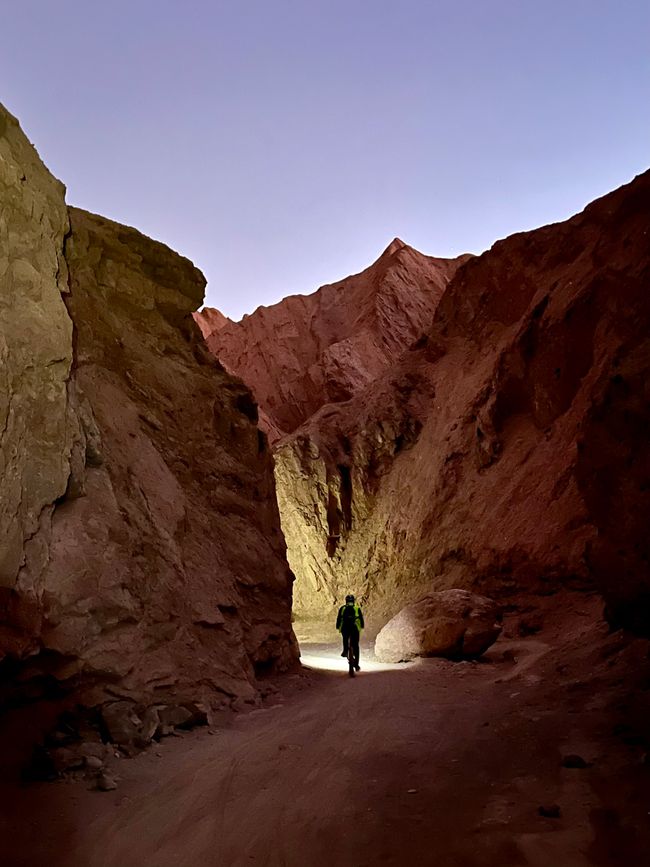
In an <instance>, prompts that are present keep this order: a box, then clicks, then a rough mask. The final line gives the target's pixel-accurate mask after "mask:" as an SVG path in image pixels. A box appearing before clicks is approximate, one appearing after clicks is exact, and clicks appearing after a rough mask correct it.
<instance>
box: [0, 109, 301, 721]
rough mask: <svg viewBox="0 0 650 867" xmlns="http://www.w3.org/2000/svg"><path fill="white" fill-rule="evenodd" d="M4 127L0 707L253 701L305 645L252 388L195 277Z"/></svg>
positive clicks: (7, 121) (0, 149)
mask: <svg viewBox="0 0 650 867" xmlns="http://www.w3.org/2000/svg"><path fill="white" fill-rule="evenodd" d="M2 118H3V123H4V128H3V129H4V134H3V136H2V138H0V156H1V157H2V159H0V178H2V184H3V186H2V189H1V190H0V192H2V195H3V198H2V208H3V210H2V221H1V222H0V232H3V233H4V236H3V237H4V243H3V245H2V250H3V253H4V252H5V251H7V253H6V255H7V262H8V267H7V262H6V263H5V270H4V271H3V272H2V276H1V277H0V286H1V290H2V294H1V299H2V300H1V302H0V303H1V304H2V308H1V309H2V319H1V320H0V346H1V347H2V350H1V351H2V354H3V355H2V358H3V365H2V374H1V375H2V377H3V389H2V393H1V395H0V401H1V402H0V407H1V410H2V414H3V415H2V422H3V424H2V426H0V430H2V441H1V449H0V456H1V457H0V459H1V460H2V462H3V465H2V470H3V473H2V479H3V488H2V510H1V512H0V526H1V528H2V549H1V551H2V556H1V557H0V560H1V561H2V563H3V564H4V565H3V581H2V583H3V584H4V586H5V589H4V590H3V591H2V596H1V597H0V599H1V603H2V606H3V607H2V612H1V620H2V625H1V631H0V657H4V658H5V663H6V664H5V672H9V673H10V674H11V673H13V677H10V678H9V679H7V680H5V681H4V682H3V684H2V696H0V698H4V699H5V700H11V699H18V700H20V699H21V698H23V697H25V696H26V695H29V696H30V697H31V698H37V697H39V696H40V695H42V694H48V695H49V694H56V693H57V691H60V689H61V687H64V688H65V689H69V690H74V695H75V696H76V698H77V699H78V700H80V701H82V702H85V703H87V704H93V705H94V704H100V703H105V702H106V701H107V700H111V701H115V700H120V701H122V700H123V701H130V702H137V703H138V707H140V708H146V707H147V706H148V705H150V704H155V705H156V706H158V705H159V704H160V705H167V704H170V705H173V706H179V705H184V706H187V705H188V703H197V706H198V705H200V707H201V708H203V709H204V710H205V709H208V710H209V708H210V707H219V706H222V705H226V704H229V703H230V702H232V701H233V700H238V701H242V700H253V699H254V697H255V691H256V690H255V683H256V676H257V675H258V674H259V673H260V672H261V671H264V670H267V669H272V668H276V667H283V666H286V665H288V664H289V663H291V662H292V661H293V660H294V659H295V658H296V655H297V654H296V647H295V640H294V638H293V633H292V630H291V624H290V617H291V584H292V575H291V572H290V571H289V568H288V566H287V563H286V558H285V545H284V540H283V537H282V534H281V531H280V527H279V520H278V513H277V505H276V502H275V496H274V482H273V474H272V461H271V457H270V453H269V450H268V447H267V444H266V440H265V438H264V436H263V435H262V434H261V433H260V432H259V431H258V429H257V426H256V421H257V411H256V407H255V404H254V401H253V399H252V396H251V394H250V392H249V391H248V389H246V388H245V387H244V386H243V385H242V383H241V382H240V381H238V380H235V379H234V378H233V377H231V376H230V375H229V374H227V373H226V372H225V371H224V370H223V369H222V368H221V367H220V365H219V364H218V363H217V362H216V361H215V360H214V358H212V357H211V356H210V354H209V353H208V352H207V350H206V349H205V346H204V344H203V341H202V339H201V336H200V333H199V330H198V328H197V326H196V325H195V323H194V321H193V320H192V316H191V313H192V311H193V310H195V309H196V308H197V307H198V306H199V305H200V303H201V301H202V298H203V288H204V279H203V276H202V275H201V273H200V272H199V271H198V270H197V269H196V268H194V266H193V265H192V264H191V263H190V262H189V261H188V260H186V259H183V258H182V257H181V256H178V255H177V254H175V253H173V252H172V251H171V250H169V249H168V248H166V247H165V246H164V245H162V244H158V243H156V242H154V241H151V240H150V239H148V238H146V237H144V236H143V235H141V234H140V233H138V232H136V231H135V230H133V229H128V228H126V227H124V226H120V225H117V224H115V223H113V222H111V221H109V220H104V219H102V218H101V217H96V216H93V215H91V214H87V213H85V212H83V211H79V210H76V209H71V210H70V212H69V217H68V212H67V210H66V207H65V202H64V197H63V194H64V191H63V187H62V186H61V185H60V184H59V183H58V182H57V181H55V180H54V179H53V178H52V177H51V176H50V175H49V173H48V172H47V170H46V169H45V168H44V167H43V166H42V164H41V163H40V161H39V160H38V157H37V155H36V153H35V151H34V150H33V149H32V148H31V146H30V145H29V143H28V142H27V140H26V139H25V138H24V136H23V135H22V133H21V132H20V130H19V129H18V127H17V124H16V123H15V121H13V119H12V118H8V117H6V116H5V115H2ZM0 255H1V254H0ZM68 273H69V277H68ZM62 292H64V296H63V297H62ZM66 308H67V309H66ZM16 516H17V520H16ZM27 658H29V662H27ZM0 703H1V702H0Z"/></svg>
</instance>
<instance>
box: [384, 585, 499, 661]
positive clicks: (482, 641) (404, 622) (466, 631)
mask: <svg viewBox="0 0 650 867" xmlns="http://www.w3.org/2000/svg"><path fill="white" fill-rule="evenodd" d="M500 633H501V611H500V609H499V606H498V605H497V604H496V603H495V602H493V601H492V600H491V599H487V598H486V597H485V596H477V595H476V594H475V593H469V592H468V591H467V590H443V591H442V592H440V593H430V594H429V595H428V596H425V597H424V598H423V599H420V600H418V601H417V602H414V603H412V604H411V605H407V606H406V607H405V608H403V609H402V610H401V611H400V612H399V613H398V614H396V615H395V617H393V618H392V619H391V620H389V621H388V623H387V624H386V625H385V626H384V627H383V629H382V630H381V632H380V633H379V635H378V636H377V638H376V640H375V656H376V657H377V659H378V660H379V662H407V661H408V660H410V659H414V658H415V657H416V656H444V657H447V658H449V659H477V658H478V657H479V656H481V655H482V654H483V653H485V651H486V650H487V649H488V647H490V646H491V645H492V644H494V642H495V641H496V640H497V638H498V637H499V635H500Z"/></svg>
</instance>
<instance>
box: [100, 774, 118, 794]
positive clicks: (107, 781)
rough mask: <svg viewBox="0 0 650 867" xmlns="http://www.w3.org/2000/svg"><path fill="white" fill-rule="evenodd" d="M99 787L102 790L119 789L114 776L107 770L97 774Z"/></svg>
mask: <svg viewBox="0 0 650 867" xmlns="http://www.w3.org/2000/svg"><path fill="white" fill-rule="evenodd" d="M97 788H98V789H99V791H100V792H112V791H113V789H117V783H116V781H115V780H114V779H113V777H111V776H110V775H109V774H107V773H106V772H105V771H101V772H100V773H99V774H97Z"/></svg>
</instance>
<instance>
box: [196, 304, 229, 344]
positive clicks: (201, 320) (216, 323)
mask: <svg viewBox="0 0 650 867" xmlns="http://www.w3.org/2000/svg"><path fill="white" fill-rule="evenodd" d="M192 316H193V317H194V321H195V322H196V324H197V325H198V326H199V328H200V329H201V334H202V335H203V336H204V337H205V338H207V337H209V336H210V335H211V334H212V332H213V331H220V330H221V329H222V328H223V327H224V326H225V325H227V324H228V323H229V322H232V320H231V319H228V317H227V316H224V315H223V313H222V312H221V311H220V310H215V308H214V307H204V308H203V310H197V311H196V312H194V313H192Z"/></svg>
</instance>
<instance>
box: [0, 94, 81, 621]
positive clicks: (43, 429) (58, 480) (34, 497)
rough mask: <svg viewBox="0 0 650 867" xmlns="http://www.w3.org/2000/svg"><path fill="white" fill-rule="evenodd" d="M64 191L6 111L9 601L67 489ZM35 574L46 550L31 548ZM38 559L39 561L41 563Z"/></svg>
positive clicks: (1, 574)
mask: <svg viewBox="0 0 650 867" xmlns="http://www.w3.org/2000/svg"><path fill="white" fill-rule="evenodd" d="M64 193H65V190H64V187H63V185H62V184H61V183H60V182H59V181H57V180H56V178H54V177H53V176H52V175H51V174H50V173H49V172H48V171H47V169H46V168H45V166H43V164H42V163H41V161H40V160H39V158H38V154H37V153H36V151H35V150H34V149H33V147H32V146H31V145H30V143H29V142H28V141H27V139H26V137H25V136H24V134H23V133H22V131H21V130H20V127H19V126H18V123H17V121H16V120H15V118H14V117H12V116H11V115H10V114H9V112H7V111H6V110H5V109H4V108H3V107H2V106H0V284H1V287H2V291H1V292H0V483H1V485H2V491H1V496H0V588H2V599H3V600H4V602H3V604H4V605H7V604H9V595H10V591H11V590H13V589H14V588H15V587H16V583H17V581H18V575H19V571H20V569H21V566H22V565H23V563H24V558H25V547H26V545H28V542H29V540H30V539H32V538H33V537H34V536H35V535H36V534H37V533H38V532H39V529H43V531H44V532H45V533H46V534H47V524H48V521H49V514H50V511H51V507H52V504H53V503H54V502H55V500H57V499H58V498H59V497H61V496H62V495H63V494H64V493H65V490H66V485H67V481H68V466H69V457H70V442H71V431H70V424H69V421H70V420H69V418H68V396H67V384H68V377H69V374H70V366H71V363H72V323H71V322H70V317H69V316H68V314H67V312H66V309H65V305H64V303H63V300H62V297H61V293H62V292H65V291H67V270H66V266H65V261H64V259H63V239H64V235H65V233H66V231H67V226H68V216H67V211H66V206H65V201H64ZM29 548H30V556H31V557H32V561H33V563H32V566H33V569H34V572H35V573H36V574H38V572H39V570H40V568H41V566H42V562H41V560H42V557H41V554H42V552H40V551H37V550H35V548H36V546H35V545H30V546H29ZM36 561H39V562H36Z"/></svg>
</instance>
